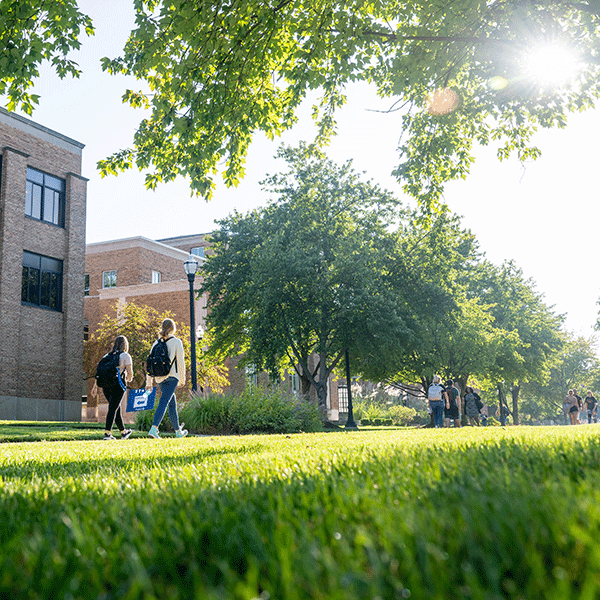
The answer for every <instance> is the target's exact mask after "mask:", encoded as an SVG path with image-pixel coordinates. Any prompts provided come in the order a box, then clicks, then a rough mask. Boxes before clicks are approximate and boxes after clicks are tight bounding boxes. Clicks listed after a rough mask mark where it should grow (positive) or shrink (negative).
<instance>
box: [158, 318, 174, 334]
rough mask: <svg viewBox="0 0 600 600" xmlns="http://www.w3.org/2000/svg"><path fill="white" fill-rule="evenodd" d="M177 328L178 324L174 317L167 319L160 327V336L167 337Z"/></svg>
mask: <svg viewBox="0 0 600 600" xmlns="http://www.w3.org/2000/svg"><path fill="white" fill-rule="evenodd" d="M176 329H177V326H176V325H175V321H173V319H165V320H164V321H163V322H162V325H161V328H160V337H161V338H166V337H167V336H168V335H170V334H171V333H175V331H176Z"/></svg>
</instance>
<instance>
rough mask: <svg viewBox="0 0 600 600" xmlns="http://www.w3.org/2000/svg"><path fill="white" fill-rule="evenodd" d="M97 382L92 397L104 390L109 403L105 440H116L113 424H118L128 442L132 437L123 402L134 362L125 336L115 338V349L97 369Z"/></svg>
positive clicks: (106, 355) (105, 356) (123, 438)
mask: <svg viewBox="0 0 600 600" xmlns="http://www.w3.org/2000/svg"><path fill="white" fill-rule="evenodd" d="M95 379H96V380H95V381H94V385H93V387H92V391H91V393H92V396H96V395H97V393H98V388H99V387H101V388H102V392H103V393H104V397H105V398H106V400H107V401H108V412H107V413H106V426H105V428H104V429H105V431H104V438H102V439H104V440H114V439H116V438H115V437H114V436H113V434H112V428H113V424H115V423H116V425H117V427H118V429H119V431H120V432H121V439H122V440H126V439H127V438H128V437H129V436H130V435H131V429H125V425H124V424H123V417H122V415H121V400H122V399H123V394H124V392H125V390H126V388H127V382H128V381H131V380H132V379H133V361H132V360H131V355H130V354H129V340H128V339H127V338H126V337H125V336H124V335H118V336H117V337H116V338H115V341H114V344H113V348H112V350H111V351H110V352H109V353H108V354H105V355H104V356H103V357H102V359H101V360H100V362H99V363H98V367H97V369H96V378H95Z"/></svg>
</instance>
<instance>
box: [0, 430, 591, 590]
mask: <svg viewBox="0 0 600 600" xmlns="http://www.w3.org/2000/svg"><path fill="white" fill-rule="evenodd" d="M50 429H51V428H50ZM83 431H85V429H84V430H83ZM96 433H97V432H96ZM599 434H600V429H599V428H598V427H595V426H581V427H552V428H550V427H549V428H516V427H513V428H508V429H501V428H487V429H484V428H482V429H475V428H473V429H472V428H463V429H461V430H441V431H440V430H438V431H435V430H406V431H403V430H390V431H385V430H379V431H359V432H353V433H346V432H335V433H319V434H296V435H273V436H243V437H205V438H197V437H192V438H185V439H182V440H175V439H172V438H171V439H164V440H160V441H153V440H149V439H147V438H146V437H139V438H137V439H130V440H127V441H124V442H121V441H117V442H102V441H100V440H98V441H85V440H81V439H80V440H77V441H66V442H58V441H53V442H39V443H11V444H2V445H0V489H1V490H2V491H1V495H0V517H1V518H0V598H4V597H7V598H8V597H10V598H61V599H63V598H85V599H86V600H87V599H89V598H103V599H110V598H115V599H116V598H119V599H130V598H161V599H162V598H169V599H170V598H223V599H226V598H227V599H230V598H231V599H236V598H240V599H242V598H243V599H248V600H249V599H253V598H262V599H263V600H265V599H266V598H271V599H275V598H277V599H282V600H294V599H301V598H302V599H304V598H306V599H308V598H310V599H315V598H316V599H320V598H323V599H324V598H327V599H329V598H334V599H338V598H339V599H340V600H342V599H344V600H347V599H354V598H356V599H361V600H362V599H376V598H381V599H388V598H389V599H402V598H409V597H410V598H418V599H427V600H428V599H440V600H441V599H444V600H446V599H449V598H473V599H480V600H496V599H501V598H511V599H512V598H514V599H521V598H523V599H528V600H531V599H536V598H539V599H544V600H565V599H569V598H573V599H575V598H577V599H585V598H589V599H595V598H598V597H600V543H599V540H600V465H599V461H600V435H599ZM141 435H142V434H140V436H141Z"/></svg>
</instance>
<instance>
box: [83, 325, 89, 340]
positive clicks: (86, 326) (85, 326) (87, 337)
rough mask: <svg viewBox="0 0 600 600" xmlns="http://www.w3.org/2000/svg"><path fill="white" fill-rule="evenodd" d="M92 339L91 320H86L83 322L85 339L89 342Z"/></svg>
mask: <svg viewBox="0 0 600 600" xmlns="http://www.w3.org/2000/svg"><path fill="white" fill-rule="evenodd" d="M89 339H90V322H89V321H88V320H85V321H84V322H83V341H84V342H87V341H88V340H89Z"/></svg>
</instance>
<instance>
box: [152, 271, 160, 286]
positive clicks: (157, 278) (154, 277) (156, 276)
mask: <svg viewBox="0 0 600 600" xmlns="http://www.w3.org/2000/svg"><path fill="white" fill-rule="evenodd" d="M152 283H160V273H159V272H158V271H152Z"/></svg>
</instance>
